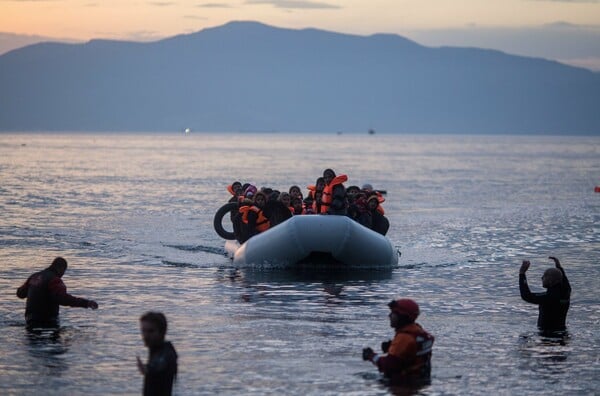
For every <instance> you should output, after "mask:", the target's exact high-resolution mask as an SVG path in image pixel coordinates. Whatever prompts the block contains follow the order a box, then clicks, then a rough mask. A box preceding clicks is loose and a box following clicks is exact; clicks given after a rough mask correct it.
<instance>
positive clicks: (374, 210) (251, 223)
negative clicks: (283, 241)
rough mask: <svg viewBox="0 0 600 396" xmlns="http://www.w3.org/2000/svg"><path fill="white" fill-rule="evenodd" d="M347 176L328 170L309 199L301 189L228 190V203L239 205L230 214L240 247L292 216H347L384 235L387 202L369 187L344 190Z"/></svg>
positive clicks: (239, 186) (233, 187) (237, 185)
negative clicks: (385, 205) (385, 203)
mask: <svg viewBox="0 0 600 396" xmlns="http://www.w3.org/2000/svg"><path fill="white" fill-rule="evenodd" d="M347 181H348V176H347V175H336V174H335V172H334V171H333V170H332V169H325V170H324V171H323V176H322V177H319V178H318V179H317V180H316V182H315V184H314V185H311V186H308V187H307V189H308V192H307V194H306V196H304V195H303V194H302V190H301V188H300V187H299V186H296V185H294V186H291V187H290V188H289V190H288V191H287V192H286V191H279V190H276V189H273V188H270V187H262V188H260V189H258V188H257V187H256V186H254V185H252V184H250V183H246V184H242V183H241V182H239V181H235V182H233V183H232V184H231V185H229V186H227V190H228V191H229V193H230V194H231V195H232V197H231V198H230V200H229V202H235V203H237V204H238V207H237V211H236V210H232V211H231V221H232V223H233V232H234V234H235V237H236V239H237V240H238V241H239V242H240V243H244V242H245V241H247V240H248V239H249V238H251V237H252V236H254V235H256V234H259V233H261V232H264V231H266V230H268V229H269V228H270V227H273V226H275V225H277V224H279V223H282V222H283V221H285V220H287V219H289V218H290V217H292V216H298V215H316V214H321V215H339V216H348V217H350V218H351V219H353V220H355V221H357V222H358V223H360V224H362V225H363V226H365V227H367V228H370V229H372V230H373V231H375V232H378V233H380V234H382V235H385V234H386V233H387V231H388V229H389V227H390V223H389V221H388V219H387V218H386V217H385V211H384V209H383V207H382V205H381V204H382V203H383V202H384V201H385V198H384V197H383V194H382V193H381V192H380V191H377V190H374V189H373V187H372V186H371V185H370V184H365V185H363V186H362V188H359V187H358V186H349V187H347V188H346V187H345V186H344V183H345V182H347Z"/></svg>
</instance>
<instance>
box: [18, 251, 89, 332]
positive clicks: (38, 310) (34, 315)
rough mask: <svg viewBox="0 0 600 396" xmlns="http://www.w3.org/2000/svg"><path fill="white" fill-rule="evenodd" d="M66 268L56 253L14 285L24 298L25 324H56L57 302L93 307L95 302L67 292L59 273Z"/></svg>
mask: <svg viewBox="0 0 600 396" xmlns="http://www.w3.org/2000/svg"><path fill="white" fill-rule="evenodd" d="M66 270H67V260H65V259H64V258H62V257H57V258H55V259H54V261H52V264H51V265H50V266H49V267H48V268H46V269H45V270H43V271H40V272H36V273H35V274H33V275H31V276H30V277H29V278H28V279H27V281H25V283H24V284H23V285H22V286H21V287H19V288H18V289H17V297H19V298H27V305H26V308H25V320H26V322H27V327H29V328H33V327H58V324H59V323H58V313H59V306H60V305H64V306H69V307H81V308H92V309H97V308H98V304H97V303H96V302H95V301H93V300H86V299H85V298H79V297H75V296H72V295H70V294H68V293H67V287H66V286H65V284H64V283H63V281H62V279H61V278H62V276H63V275H64V274H65V271H66Z"/></svg>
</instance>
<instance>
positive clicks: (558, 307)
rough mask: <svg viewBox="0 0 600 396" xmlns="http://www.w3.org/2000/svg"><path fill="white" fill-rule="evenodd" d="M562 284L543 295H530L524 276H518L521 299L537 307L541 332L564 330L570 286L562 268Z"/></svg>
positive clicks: (550, 288)
mask: <svg viewBox="0 0 600 396" xmlns="http://www.w3.org/2000/svg"><path fill="white" fill-rule="evenodd" d="M559 269H560V271H561V272H562V274H563V278H562V282H561V283H559V284H557V285H554V286H552V287H549V288H548V289H547V290H546V292H544V293H532V292H531V291H530V290H529V285H528V284H527V277H526V276H525V274H520V275H519V290H520V292H521V298H522V299H523V300H525V301H527V302H528V303H532V304H537V305H538V306H539V316H538V322H537V324H538V327H539V328H540V329H541V330H550V331H552V330H565V329H566V319H567V311H568V310H569V305H570V299H571V285H570V284H569V280H568V279H567V275H566V274H565V271H564V270H563V269H562V267H560V268H559Z"/></svg>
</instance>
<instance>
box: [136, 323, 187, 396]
mask: <svg viewBox="0 0 600 396" xmlns="http://www.w3.org/2000/svg"><path fill="white" fill-rule="evenodd" d="M140 330H141V332H142V339H143V340H144V344H145V345H146V346H147V347H148V363H146V364H144V363H143V362H142V359H140V357H139V356H137V357H136V359H137V366H138V370H139V371H140V373H141V374H142V375H143V376H144V396H151V395H153V396H154V395H155V396H164V395H171V392H172V389H173V382H174V381H175V378H176V376H177V352H176V351H175V348H174V347H173V344H171V343H170V342H169V341H165V335H166V334H167V318H166V317H165V315H164V314H162V313H161V312H146V313H145V314H144V315H142V317H141V318H140Z"/></svg>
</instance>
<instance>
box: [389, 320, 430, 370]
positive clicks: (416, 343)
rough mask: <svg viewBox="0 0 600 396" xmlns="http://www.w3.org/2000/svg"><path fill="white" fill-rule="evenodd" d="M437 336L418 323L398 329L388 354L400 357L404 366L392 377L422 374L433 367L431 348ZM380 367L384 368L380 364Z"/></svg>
mask: <svg viewBox="0 0 600 396" xmlns="http://www.w3.org/2000/svg"><path fill="white" fill-rule="evenodd" d="M434 340H435V338H434V337H433V336H432V335H431V334H429V333H428V332H426V331H425V330H424V329H423V328H422V327H421V326H419V325H418V324H417V323H411V324H409V325H406V326H404V327H402V328H400V329H398V330H397V331H396V335H395V336H394V339H393V340H392V344H391V345H390V348H389V350H388V355H390V356H393V357H395V358H398V359H400V360H401V361H402V362H404V363H406V364H403V368H402V369H401V370H399V371H397V370H394V372H393V373H386V374H388V375H390V376H391V377H396V378H402V377H407V376H420V375H423V374H424V371H425V372H426V371H428V370H430V369H431V350H432V347H433V341H434ZM380 368H382V367H381V366H380Z"/></svg>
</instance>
